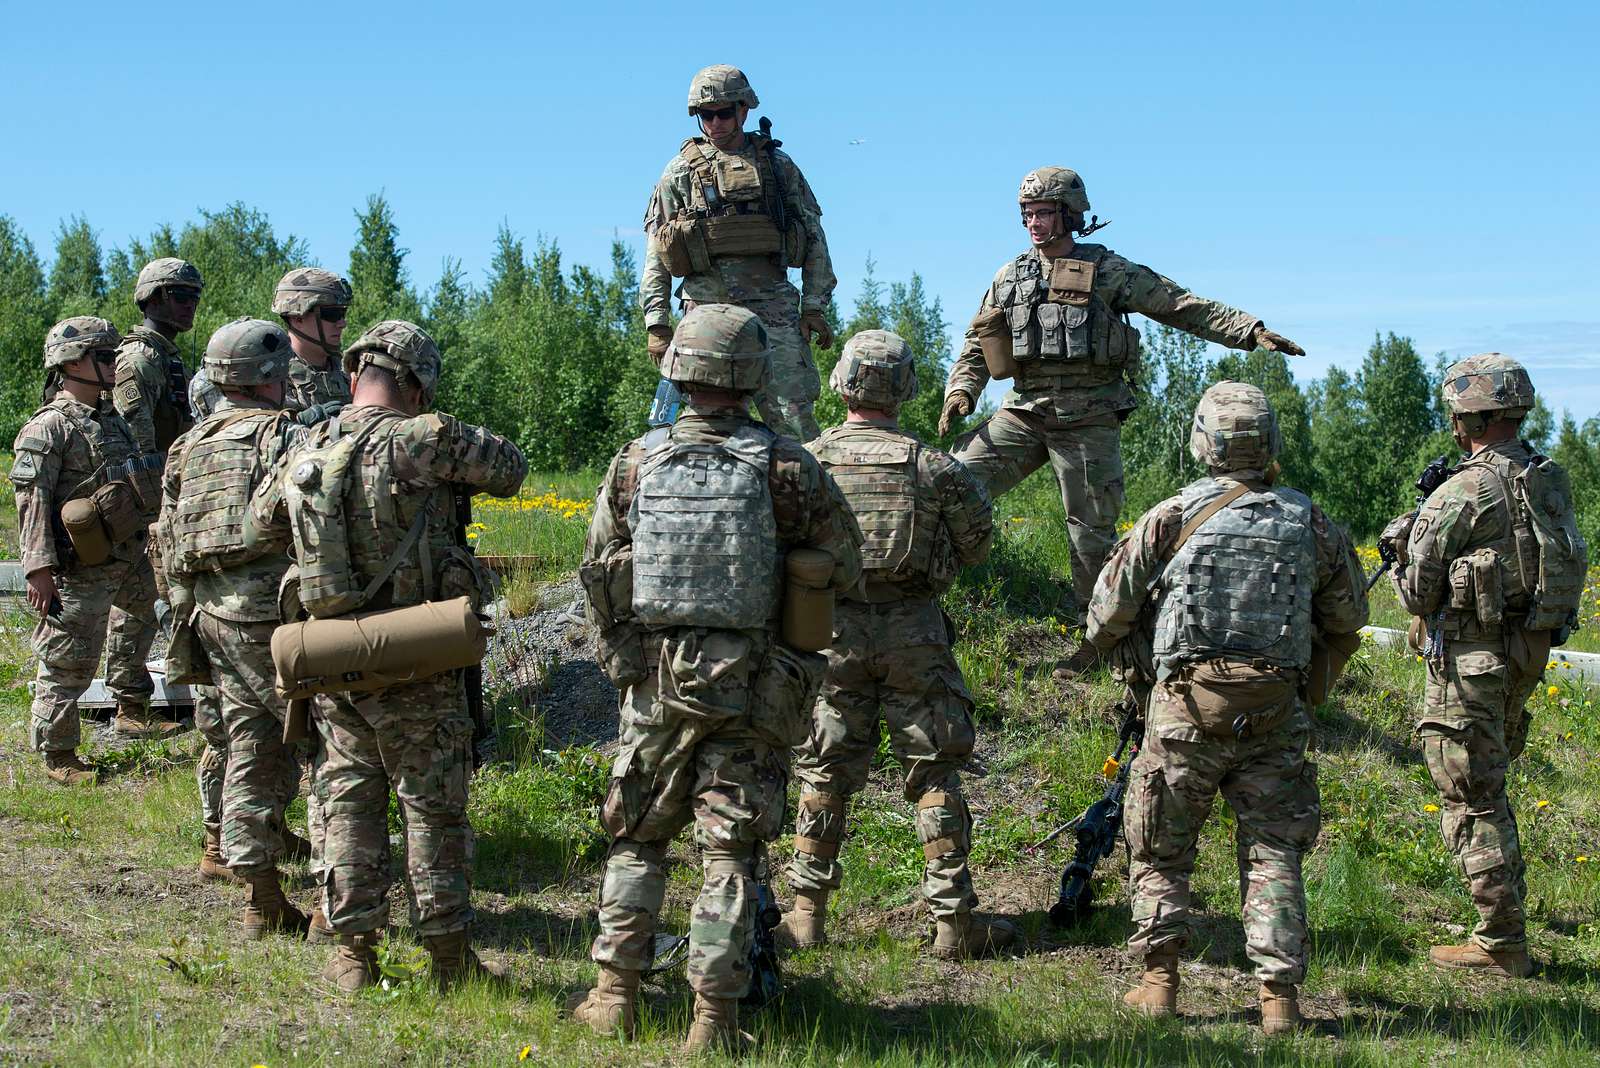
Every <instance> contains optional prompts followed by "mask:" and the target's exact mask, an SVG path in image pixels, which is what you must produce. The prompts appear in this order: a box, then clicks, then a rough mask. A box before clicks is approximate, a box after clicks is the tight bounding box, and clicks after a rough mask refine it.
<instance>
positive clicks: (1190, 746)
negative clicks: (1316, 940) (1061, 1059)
mask: <svg viewBox="0 0 1600 1068" xmlns="http://www.w3.org/2000/svg"><path fill="white" fill-rule="evenodd" d="M1280 447H1281V439H1280V436H1279V431H1278V420H1277V416H1276V415H1275V414H1274V413H1273V411H1272V406H1271V405H1270V404H1268V403H1267V397H1266V394H1264V393H1262V392H1261V390H1259V389H1257V388H1256V387H1255V386H1249V385H1244V384H1243V383H1239V382H1219V383H1217V384H1216V385H1214V386H1212V387H1211V388H1210V389H1208V390H1206V392H1205V396H1203V397H1202V398H1201V400H1200V404H1199V406H1198V407H1197V408H1196V409H1195V413H1194V427H1193V430H1192V432H1191V433H1190V435H1189V451H1190V452H1192V453H1193V454H1194V457H1195V459H1196V460H1199V461H1200V462H1201V463H1203V464H1205V465H1206V467H1207V468H1208V469H1209V470H1210V472H1211V474H1210V476H1209V477H1207V478H1203V479H1201V480H1200V481H1198V482H1194V483H1191V484H1190V485H1188V486H1186V487H1184V489H1183V490H1182V491H1181V492H1180V493H1179V494H1178V495H1177V496H1176V497H1172V498H1169V499H1168V500H1165V501H1163V502H1161V503H1160V504H1158V505H1156V506H1155V507H1154V508H1152V509H1151V510H1150V511H1148V512H1146V513H1145V514H1144V516H1143V517H1142V518H1141V519H1140V520H1139V521H1138V522H1137V523H1135V524H1134V526H1133V529H1132V530H1131V531H1129V532H1128V535H1127V537H1126V538H1124V539H1123V540H1122V542H1121V543H1120V544H1119V545H1118V546H1117V548H1116V551H1115V552H1113V553H1112V555H1111V557H1110V559H1109V560H1107V561H1106V567H1105V570H1104V571H1103V572H1101V574H1100V578H1099V582H1098V583H1097V584H1096V586H1095V591H1094V600H1093V602H1092V603H1091V604H1090V606H1089V626H1088V634H1087V637H1086V641H1087V642H1091V643H1093V644H1094V645H1095V646H1096V647H1097V648H1099V649H1100V650H1101V651H1102V652H1110V650H1111V649H1112V647H1113V646H1115V645H1116V644H1117V643H1118V642H1120V641H1123V640H1124V639H1129V638H1130V637H1133V636H1135V635H1136V633H1137V632H1138V631H1139V630H1140V629H1141V628H1140V623H1141V617H1142V616H1143V615H1144V613H1145V612H1146V611H1147V610H1153V611H1154V615H1155V626H1154V633H1155V647H1154V650H1153V656H1152V658H1151V659H1152V661H1153V664H1154V668H1155V687H1154V690H1153V692H1152V695H1151V699H1150V705H1149V709H1148V714H1147V717H1146V723H1145V732H1144V748H1143V749H1142V750H1141V751H1140V752H1139V755H1138V758H1137V759H1136V761H1135V763H1134V765H1133V769H1132V775H1131V779H1130V783H1129V787H1128V798H1127V809H1126V811H1127V817H1126V818H1127V824H1126V826H1127V833H1128V849H1129V855H1130V863H1129V872H1128V881H1129V886H1130V890H1131V894H1132V898H1133V924H1134V933H1133V937H1132V939H1130V940H1129V945H1130V946H1131V947H1132V948H1133V949H1134V950H1136V951H1138V952H1140V953H1142V954H1143V956H1144V975H1143V977H1142V979H1141V980H1140V983H1139V985H1138V986H1136V987H1135V988H1134V989H1132V990H1131V991H1129V992H1128V994H1127V996H1126V997H1125V998H1124V999H1123V1000H1124V1001H1125V1002H1126V1003H1127V1004H1128V1005H1130V1006H1133V1007H1135V1008H1138V1009H1141V1010H1143V1011H1145V1012H1147V1013H1150V1014H1151V1015H1158V1016H1171V1015H1173V1014H1174V1013H1175V1012H1176V1011H1177V1003H1178V954H1179V952H1180V950H1182V949H1183V947H1184V946H1185V945H1186V944H1187V942H1188V937H1189V927H1190V904H1189V877H1190V874H1191V873H1192V872H1193V870H1194V863H1195V855H1196V852H1197V848H1196V847H1197V842H1198V840H1199V837H1200V830H1201V827H1202V826H1203V825H1204V824H1205V820H1206V816H1207V815H1208V814H1209V813H1210V812H1211V803H1212V798H1213V797H1214V796H1215V795H1216V793H1217V791H1218V790H1221V791H1222V796H1223V797H1224V798H1226V799H1227V802H1228V804H1229V806H1231V807H1232V809H1233V812H1234V816H1235V817H1236V818H1237V820H1238V832H1237V834H1238V840H1239V841H1238V846H1239V850H1238V852H1239V886H1240V888H1241V893H1242V895H1243V913H1244V930H1245V952H1246V953H1247V954H1248V955H1249V957H1250V960H1251V961H1252V962H1254V964H1255V966H1256V968H1255V970H1256V976H1257V977H1258V978H1259V979H1260V980H1261V1025H1262V1027H1263V1029H1264V1030H1265V1031H1266V1032H1267V1033H1268V1034H1279V1033H1282V1032H1286V1031H1290V1030H1293V1029H1294V1028H1295V1027H1296V1026H1298V1024H1299V1023H1300V1010H1299V1004H1298V985H1299V983H1300V982H1301V981H1302V980H1303V979H1304V977H1305V967H1306V907H1305V888H1304V884H1303V883H1302V881H1301V871H1300V862H1301V858H1302V857H1303V856H1304V854H1305V852H1306V850H1308V849H1310V848H1311V845H1312V843H1313V842H1314V841H1315V840H1316V837H1317V831H1318V829H1319V828H1320V827H1321V823H1322V817H1321V809H1320V807H1319V800H1318V795H1317V767H1316V765H1315V764H1312V763H1309V762H1308V761H1307V760H1306V756H1305V754H1306V742H1307V740H1308V738H1309V737H1310V734H1311V720H1310V714H1309V707H1308V706H1309V705H1312V704H1315V703H1320V701H1321V700H1322V699H1324V698H1325V697H1326V692H1325V690H1326V685H1327V682H1326V681H1324V682H1322V683H1320V684H1314V683H1313V676H1314V675H1317V677H1319V678H1321V679H1324V680H1326V679H1327V678H1329V677H1330V676H1329V671H1331V674H1337V668H1338V667H1342V666H1343V662H1344V661H1343V658H1344V657H1347V656H1348V654H1349V653H1350V652H1353V651H1354V649H1353V646H1354V645H1355V644H1359V639H1358V638H1356V632H1357V631H1359V630H1360V629H1361V627H1362V626H1363V625H1364V624H1365V623H1366V621H1367V599H1366V594H1365V592H1364V585H1365V584H1364V582H1363V581H1362V575H1361V568H1360V564H1359V563H1357V561H1356V556H1355V552H1354V550H1352V549H1351V547H1350V543H1349V541H1348V539H1347V538H1346V537H1345V534H1344V532H1343V531H1342V530H1340V529H1339V527H1338V526H1337V525H1335V524H1334V523H1332V522H1330V521H1329V520H1328V518H1327V517H1326V516H1325V515H1323V513H1322V510H1321V509H1319V508H1318V507H1317V506H1316V505H1314V504H1312V503H1311V500H1310V498H1308V497H1306V496H1305V494H1303V493H1300V492H1299V491H1298V490H1293V489H1290V488H1288V487H1287V486H1275V485H1273V478H1274V476H1275V475H1276V473H1277V465H1276V463H1274V461H1273V457H1274V456H1276V455H1277V452H1278V450H1279V448H1280ZM1134 640H1137V638H1136V637H1134ZM1314 646H1316V647H1317V648H1316V650H1315V651H1314V648H1313V647H1314ZM1329 649H1334V650H1338V651H1339V655H1338V657H1330V655H1329V653H1327V652H1326V651H1325V650H1329ZM1119 659H1120V658H1119ZM1135 659H1141V658H1139V657H1135ZM1330 660H1331V661H1332V664H1333V666H1332V667H1331V668H1329V669H1327V670H1324V671H1322V673H1321V674H1320V675H1318V674H1317V672H1315V671H1314V668H1325V667H1326V666H1327V665H1328V664H1329V661H1330ZM1319 685H1320V687H1321V690H1322V692H1318V686H1319Z"/></svg>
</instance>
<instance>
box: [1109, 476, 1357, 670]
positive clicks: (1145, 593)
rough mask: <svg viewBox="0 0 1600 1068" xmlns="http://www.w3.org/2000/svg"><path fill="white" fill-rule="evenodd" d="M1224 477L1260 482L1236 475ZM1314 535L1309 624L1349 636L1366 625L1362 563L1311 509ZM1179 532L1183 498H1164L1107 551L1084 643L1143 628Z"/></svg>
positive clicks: (1347, 542)
mask: <svg viewBox="0 0 1600 1068" xmlns="http://www.w3.org/2000/svg"><path fill="white" fill-rule="evenodd" d="M1219 477H1224V478H1234V477H1248V478H1259V477H1260V473H1259V472H1253V471H1239V472H1234V473H1232V474H1230V475H1225V476H1219ZM1311 526H1312V531H1313V533H1314V534H1315V535H1316V546H1317V549H1316V559H1317V573H1316V577H1315V582H1314V585H1313V587H1312V590H1313V592H1312V596H1311V624H1312V626H1313V627H1314V628H1315V629H1316V630H1317V631H1318V632H1320V633H1322V634H1353V633H1355V632H1356V631H1358V630H1360V629H1361V628H1362V627H1364V626H1366V623H1367V595H1366V593H1365V592H1364V591H1365V587H1366V580H1365V577H1364V576H1363V575H1362V572H1361V563H1360V561H1359V560H1358V559H1357V558H1356V553H1355V549H1354V548H1353V547H1352V546H1351V544H1350V539H1349V537H1348V536H1346V534H1345V532H1344V531H1343V530H1342V529H1341V528H1340V527H1339V525H1338V524H1337V523H1334V522H1333V521H1331V520H1330V519H1329V518H1328V517H1327V516H1326V515H1325V514H1324V513H1323V511H1322V509H1321V508H1318V507H1317V506H1316V505H1312V508H1311ZM1182 529H1183V497H1182V495H1181V494H1180V495H1179V496H1175V497H1169V498H1167V499H1166V500H1164V501H1162V502H1161V503H1160V504H1158V505H1156V506H1155V507H1154V508H1152V509H1150V510H1149V511H1148V512H1146V513H1145V514H1144V515H1143V516H1141V517H1140V518H1139V521H1138V522H1137V523H1135V524H1134V525H1133V529H1131V530H1129V531H1128V533H1127V534H1125V535H1123V537H1122V539H1121V540H1120V541H1118V542H1117V545H1116V548H1114V549H1113V550H1112V551H1111V555H1110V557H1108V558H1107V560H1106V563H1105V566H1104V567H1103V568H1102V569H1101V571H1100V576H1099V578H1098V579H1096V580H1095V586H1094V597H1093V599H1092V600H1091V601H1090V602H1089V621H1088V629H1087V631H1086V632H1085V635H1084V638H1085V640H1086V641H1088V642H1090V643H1092V644H1093V645H1094V646H1095V647H1096V648H1099V649H1103V650H1109V649H1111V648H1112V647H1113V646H1115V645H1116V644H1117V643H1118V642H1120V641H1122V640H1123V639H1124V638H1127V637H1128V636H1130V635H1132V634H1133V633H1134V631H1135V630H1136V629H1137V628H1139V627H1140V626H1141V625H1143V621H1142V620H1141V617H1142V616H1144V613H1145V610H1146V609H1147V608H1158V607H1159V605H1160V599H1161V597H1162V596H1163V594H1164V592H1165V591H1164V590H1163V589H1162V587H1161V579H1162V576H1163V573H1164V572H1165V571H1166V568H1167V564H1168V563H1170V562H1171V560H1172V557H1173V554H1174V551H1175V547H1176V545H1177V541H1178V533H1179V531H1181V530H1182Z"/></svg>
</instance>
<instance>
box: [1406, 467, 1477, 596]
mask: <svg viewBox="0 0 1600 1068" xmlns="http://www.w3.org/2000/svg"><path fill="white" fill-rule="evenodd" d="M1482 496H1483V495H1482V493H1481V486H1480V484H1479V481H1478V480H1477V479H1476V478H1474V477H1472V472H1470V471H1469V472H1463V473H1462V474H1461V475H1457V476H1456V477H1455V478H1452V479H1451V480H1450V481H1448V482H1446V483H1445V484H1444V485H1442V486H1440V487H1439V488H1438V489H1437V490H1435V491H1434V493H1433V496H1431V497H1429V498H1428V499H1427V501H1425V502H1424V503H1423V505H1422V508H1421V510H1420V511H1418V513H1417V521H1416V523H1414V524H1413V525H1412V527H1411V537H1410V539H1409V540H1408V541H1407V542H1406V566H1405V568H1404V570H1403V571H1402V572H1401V573H1400V574H1398V575H1396V576H1395V578H1394V580H1393V581H1394V587H1395V593H1397V594H1398V595H1399V597H1400V603H1401V605H1402V606H1404V608H1405V610H1406V611H1407V612H1410V613H1411V614H1412V615H1414V616H1429V615H1432V614H1433V613H1434V612H1436V611H1438V609H1439V608H1440V607H1441V606H1442V605H1443V604H1444V602H1445V598H1446V595H1447V593H1448V587H1449V583H1450V562H1451V561H1452V560H1454V559H1455V558H1456V557H1458V556H1460V555H1461V554H1462V552H1463V551H1464V550H1465V549H1466V547H1467V545H1468V544H1469V543H1470V542H1471V540H1472V535H1473V528H1474V527H1475V526H1476V525H1477V523H1478V520H1479V516H1480V515H1482V514H1483V512H1484V510H1485V504H1486V503H1487V502H1485V501H1484V500H1483V499H1482Z"/></svg>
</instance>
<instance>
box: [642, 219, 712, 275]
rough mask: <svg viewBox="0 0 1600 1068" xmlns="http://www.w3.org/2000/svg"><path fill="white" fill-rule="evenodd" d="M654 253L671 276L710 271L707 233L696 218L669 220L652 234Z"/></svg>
mask: <svg viewBox="0 0 1600 1068" xmlns="http://www.w3.org/2000/svg"><path fill="white" fill-rule="evenodd" d="M655 242H656V252H657V254H658V255H659V256H660V257H661V262H662V263H664V264H666V267H667V271H668V273H670V274H671V275H672V276H673V277H674V278H683V277H686V276H688V275H691V274H705V273H706V272H707V271H709V270H711V252H710V250H709V249H707V248H706V235H705V232H704V231H703V230H702V229H701V227H700V220H699V219H695V218H687V219H672V220H670V221H668V222H666V223H665V224H663V225H662V226H661V227H660V228H658V229H657V230H656V233H655Z"/></svg>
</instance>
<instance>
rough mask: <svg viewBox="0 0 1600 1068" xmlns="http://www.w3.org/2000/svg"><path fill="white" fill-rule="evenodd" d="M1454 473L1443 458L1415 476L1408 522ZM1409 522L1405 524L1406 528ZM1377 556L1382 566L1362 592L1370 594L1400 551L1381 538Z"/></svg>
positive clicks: (1394, 563) (1454, 470) (1397, 561)
mask: <svg viewBox="0 0 1600 1068" xmlns="http://www.w3.org/2000/svg"><path fill="white" fill-rule="evenodd" d="M1455 473H1456V469H1455V468H1453V467H1451V466H1450V464H1449V462H1448V461H1447V459H1446V458H1445V457H1443V456H1440V457H1438V458H1437V459H1435V460H1434V461H1433V462H1431V463H1430V464H1428V466H1427V467H1424V468H1423V469H1422V474H1420V475H1418V476H1417V481H1416V482H1415V483H1414V485H1415V486H1416V487H1417V491H1418V492H1417V499H1416V507H1415V508H1413V509H1411V511H1410V512H1409V513H1408V514H1407V515H1406V519H1408V520H1409V521H1410V522H1415V521H1416V518H1417V513H1419V512H1421V511H1422V506H1423V505H1424V504H1426V503H1427V500H1428V498H1429V497H1431V496H1433V491H1434V490H1436V489H1438V488H1439V487H1440V486H1442V485H1444V484H1445V482H1446V481H1447V480H1449V478H1450V476H1451V475H1453V474H1455ZM1410 522H1408V523H1407V524H1406V525H1407V527H1408V528H1409V526H1410ZM1378 556H1379V558H1380V559H1382V561H1383V564H1382V566H1381V567H1379V568H1378V570H1376V571H1374V572H1373V573H1372V577H1371V578H1369V579H1368V580H1367V588H1366V590H1365V591H1364V592H1367V593H1371V592H1372V587H1374V586H1376V585H1377V584H1378V580H1379V579H1381V578H1382V577H1383V576H1384V575H1385V574H1387V573H1388V571H1389V569H1390V568H1392V567H1394V566H1395V565H1396V564H1398V563H1399V562H1400V551H1399V550H1398V549H1396V548H1395V547H1394V545H1393V544H1392V543H1391V542H1387V541H1384V540H1383V539H1381V538H1380V539H1379V540H1378Z"/></svg>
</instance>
